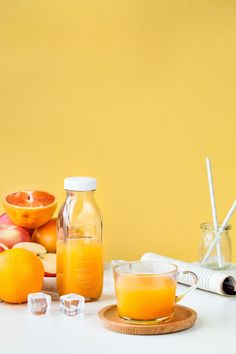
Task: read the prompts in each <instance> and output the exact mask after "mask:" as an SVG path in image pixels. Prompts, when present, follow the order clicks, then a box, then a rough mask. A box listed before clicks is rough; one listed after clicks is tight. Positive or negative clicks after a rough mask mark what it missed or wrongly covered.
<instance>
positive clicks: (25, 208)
mask: <svg viewBox="0 0 236 354" xmlns="http://www.w3.org/2000/svg"><path fill="white" fill-rule="evenodd" d="M3 206H4V209H5V211H6V213H5V214H3V215H1V216H0V299H1V300H3V301H6V302H9V303H22V302H25V301H26V300H27V295H28V294H29V293H32V292H38V291H40V290H41V288H42V283H43V277H44V276H55V275H56V219H55V218H52V216H53V214H54V212H55V210H56V207H57V200H56V198H55V196H54V195H52V194H50V193H47V192H42V191H36V190H25V191H20V192H16V193H12V194H9V195H7V196H6V197H5V198H4V199H3Z"/></svg>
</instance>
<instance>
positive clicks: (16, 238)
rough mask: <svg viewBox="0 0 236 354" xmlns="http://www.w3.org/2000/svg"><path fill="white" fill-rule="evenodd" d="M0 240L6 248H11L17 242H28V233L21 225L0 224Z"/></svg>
mask: <svg viewBox="0 0 236 354" xmlns="http://www.w3.org/2000/svg"><path fill="white" fill-rule="evenodd" d="M0 242H1V243H3V244H4V245H6V246H7V247H8V248H12V247H13V246H14V245H15V244H16V243H19V242H30V235H29V233H28V232H27V231H26V230H25V229H23V228H22V227H19V226H15V225H7V224H1V225H0Z"/></svg>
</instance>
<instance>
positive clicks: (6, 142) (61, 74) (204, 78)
mask: <svg viewBox="0 0 236 354" xmlns="http://www.w3.org/2000/svg"><path fill="white" fill-rule="evenodd" d="M235 63H236V2H235V1H233V0H231V1H230V0H221V1H217V0H212V1H210V0H203V1H201V0H200V1H199V0H198V1H197V0H196V1H195V0H193V1H189V0H186V1H182V0H169V1H166V0H145V1H142V0H119V1H116V0H50V1H48V0H41V1H31V0H21V1H17V0H8V1H4V0H0V117H1V134H0V161H1V180H0V181H1V183H0V193H1V194H3V193H5V192H11V191H14V190H17V189H22V188H26V187H35V188H41V189H46V190H49V191H52V192H54V193H56V194H57V195H58V196H59V198H60V203H62V201H63V198H64V191H63V178H64V177H66V176H70V175H89V176H90V175H91V176H95V177H97V179H98V186H99V188H98V191H97V193H96V194H97V201H98V203H99V205H100V208H101V210H102V213H103V219H104V226H105V227H104V244H105V256H106V259H107V260H108V259H112V258H126V259H135V258H138V257H140V256H141V255H142V253H143V252H145V251H150V250H152V251H156V252H160V253H162V254H166V255H170V256H174V257H179V258H183V259H186V260H194V259H196V258H197V255H198V244H199V241H200V235H201V232H200V228H199V224H200V223H201V222H202V221H207V220H210V219H211V210H210V202H209V193H208V185H207V177H206V171H205V161H204V159H205V157H206V155H210V156H211V157H212V163H213V172H214V177H215V189H216V198H217V206H218V213H219V219H222V218H224V216H225V214H226V212H227V210H228V208H229V206H230V205H231V203H232V201H233V199H234V198H236V162H235V155H236V138H235V132H236V131H235V130H236V101H235V95H236V64H235ZM232 226H233V228H232V231H231V236H232V240H233V245H234V248H233V251H234V260H236V241H235V237H236V216H234V217H233V218H232Z"/></svg>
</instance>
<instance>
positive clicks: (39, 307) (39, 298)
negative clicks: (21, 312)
mask: <svg viewBox="0 0 236 354" xmlns="http://www.w3.org/2000/svg"><path fill="white" fill-rule="evenodd" d="M50 307H51V296H50V295H47V294H44V293H32V294H29V295H28V311H29V313H30V314H32V315H35V316H39V315H46V314H47V313H48V312H49V311H50Z"/></svg>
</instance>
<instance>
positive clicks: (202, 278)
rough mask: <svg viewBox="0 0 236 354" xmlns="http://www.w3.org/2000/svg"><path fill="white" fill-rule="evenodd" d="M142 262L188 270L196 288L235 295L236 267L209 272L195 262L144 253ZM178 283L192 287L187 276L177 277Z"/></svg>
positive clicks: (190, 280) (189, 277) (209, 270)
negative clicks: (196, 283)
mask: <svg viewBox="0 0 236 354" xmlns="http://www.w3.org/2000/svg"><path fill="white" fill-rule="evenodd" d="M141 259H142V260H143V261H160V262H170V263H174V264H176V265H177V267H178V270H179V272H182V271H184V270H190V271H192V272H194V273H195V274H196V275H197V276H198V286H197V287H198V288H199V289H202V290H206V291H211V292H213V293H217V294H220V295H225V296H231V295H236V265H235V264H234V265H233V266H232V267H231V268H229V269H226V270H211V269H208V268H205V267H202V266H200V265H199V263H197V262H193V263H190V262H184V261H181V260H177V259H174V258H169V257H165V256H161V255H159V254H156V253H151V252H150V253H145V254H144V255H143V256H142V258H141ZM178 282H179V283H182V284H186V285H192V279H191V276H189V275H181V274H179V276H178Z"/></svg>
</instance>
